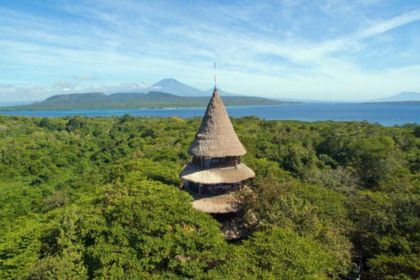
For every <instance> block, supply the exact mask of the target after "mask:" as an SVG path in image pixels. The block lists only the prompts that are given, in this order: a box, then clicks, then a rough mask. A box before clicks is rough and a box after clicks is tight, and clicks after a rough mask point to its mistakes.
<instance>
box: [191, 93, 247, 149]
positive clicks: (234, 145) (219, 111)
mask: <svg viewBox="0 0 420 280" xmlns="http://www.w3.org/2000/svg"><path fill="white" fill-rule="evenodd" d="M188 152H189V153H190V154H191V155H193V156H200V157H227V156H242V155H244V154H245V153H246V151H245V149H244V147H243V146H242V143H241V141H239V138H238V136H237V135H236V133H235V130H234V129H233V126H232V123H231V121H230V119H229V116H228V113H227V112H226V109H225V106H224V104H223V101H222V99H221V98H220V96H219V93H218V91H217V89H215V90H214V92H213V95H212V97H211V99H210V102H209V105H208V106H207V110H206V113H205V115H204V117H203V121H202V122H201V126H200V129H199V130H198V133H197V135H196V137H195V139H194V141H193V143H192V144H191V146H190V148H189V150H188Z"/></svg>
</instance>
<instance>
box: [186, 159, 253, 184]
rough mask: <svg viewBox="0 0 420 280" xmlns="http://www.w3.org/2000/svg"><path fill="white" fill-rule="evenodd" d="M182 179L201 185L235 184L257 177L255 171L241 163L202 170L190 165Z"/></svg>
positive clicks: (187, 166)
mask: <svg viewBox="0 0 420 280" xmlns="http://www.w3.org/2000/svg"><path fill="white" fill-rule="evenodd" d="M180 175H181V178H182V179H184V180H188V181H190V182H194V183H200V184H223V183H224V184H233V183H239V182H242V181H245V180H246V179H249V178H252V177H254V176H255V173H254V171H252V169H251V168H249V167H248V166H246V165H245V164H244V163H240V164H238V165H236V166H229V167H218V168H209V169H201V168H200V167H198V166H196V165H194V164H192V163H189V164H187V165H186V166H185V168H184V170H182V172H181V174H180Z"/></svg>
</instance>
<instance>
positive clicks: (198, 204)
mask: <svg viewBox="0 0 420 280" xmlns="http://www.w3.org/2000/svg"><path fill="white" fill-rule="evenodd" d="M192 207H193V208H194V209H196V210H198V211H201V212H205V213H211V214H224V213H234V212H236V211H238V209H239V201H238V198H237V196H236V193H235V192H230V193H226V194H222V195H216V196H210V197H201V198H197V199H196V200H194V201H193V203H192Z"/></svg>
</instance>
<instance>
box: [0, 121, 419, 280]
mask: <svg viewBox="0 0 420 280" xmlns="http://www.w3.org/2000/svg"><path fill="white" fill-rule="evenodd" d="M199 121H200V120H199V119H188V120H184V119H179V118H165V119H163V118H161V119H152V118H132V117H129V116H125V117H121V118H95V119H94V118H82V117H73V118H51V119H49V118H43V119H41V118H22V117H0V279H185V278H194V279H340V278H348V279H355V277H357V275H358V274H359V272H360V271H361V273H362V279H416V278H418V277H419V276H420V255H419V249H420V243H419V242H420V219H419V212H420V193H419V190H420V189H419V188H420V126H416V125H406V126H404V127H394V128H390V127H382V126H379V125H374V124H368V123H364V122H351V123H334V122H319V123H303V122H294V121H264V120H260V119H257V118H253V117H248V118H242V119H237V120H234V126H235V128H236V130H237V133H238V135H239V137H240V138H241V140H242V142H243V144H244V145H245V147H246V149H247V151H248V154H247V155H246V156H245V157H244V161H245V162H246V163H247V164H248V165H249V166H250V167H251V168H253V169H254V170H255V171H256V174H257V177H256V178H255V179H253V180H252V181H250V182H249V185H250V186H252V188H253V189H254V190H255V193H256V194H257V195H250V196H249V197H245V199H246V205H245V209H244V211H243V213H244V217H245V218H247V216H257V217H258V220H259V223H258V225H257V226H256V228H255V230H254V231H253V233H252V234H251V235H250V236H249V238H247V239H246V240H242V241H238V242H234V243H228V242H226V241H225V240H224V239H223V237H222V235H221V233H220V231H219V225H218V223H217V221H215V220H214V219H213V218H212V217H211V216H209V215H207V214H204V213H200V212H197V211H195V210H194V209H192V208H191V205H190V202H191V198H190V196H189V195H188V194H187V193H185V192H183V191H181V190H179V186H180V183H181V182H180V179H179V178H178V173H179V171H180V170H181V168H182V166H183V165H184V164H185V163H186V162H187V161H188V160H189V155H188V154H187V148H188V145H189V144H190V142H191V141H192V139H193V137H194V134H195V132H196V130H197V128H198V126H199ZM352 277H353V278H352Z"/></svg>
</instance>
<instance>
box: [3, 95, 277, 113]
mask: <svg viewBox="0 0 420 280" xmlns="http://www.w3.org/2000/svg"><path fill="white" fill-rule="evenodd" d="M209 99H210V95H207V96H205V97H204V96H189V97H185V96H177V95H174V94H170V93H166V92H160V91H151V92H149V93H141V92H139V93H135V92H127V93H124V92H122V93H113V94H110V95H105V94H103V93H101V92H90V93H74V94H65V95H55V96H51V97H49V98H47V99H46V100H44V101H41V102H35V103H32V104H29V105H23V106H13V107H1V108H0V111H15V110H70V109H117V108H118V109H136V108H151V107H152V108H168V107H204V106H206V105H207V103H208V102H209ZM223 100H224V102H225V104H226V106H238V105H273V104H279V103H281V102H280V101H277V100H272V99H267V98H261V97H251V96H225V97H223Z"/></svg>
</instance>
